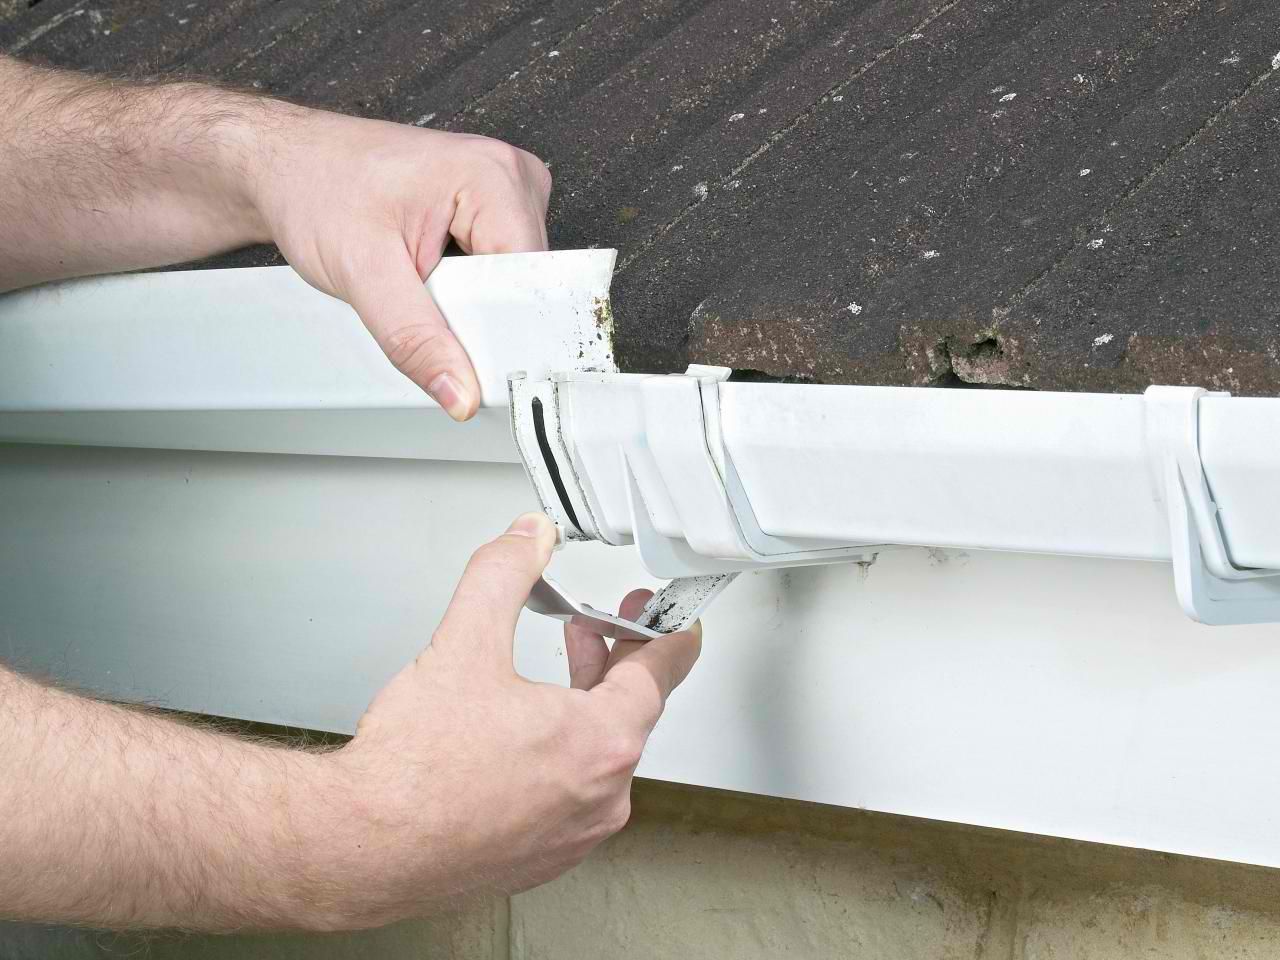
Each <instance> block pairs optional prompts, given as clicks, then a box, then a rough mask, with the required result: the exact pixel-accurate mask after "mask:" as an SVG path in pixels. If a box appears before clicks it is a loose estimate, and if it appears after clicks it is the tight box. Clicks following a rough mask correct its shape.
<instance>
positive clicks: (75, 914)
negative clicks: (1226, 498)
mask: <svg viewBox="0 0 1280 960" xmlns="http://www.w3.org/2000/svg"><path fill="white" fill-rule="evenodd" d="M553 542H554V531H553V528H552V526H551V524H550V522H549V521H548V520H547V519H546V518H545V517H543V516H542V515H541V514H536V515H529V516H526V517H522V518H521V519H520V520H517V521H516V523H515V524H514V525H513V526H512V528H511V529H510V530H509V531H508V532H507V533H506V534H505V535H504V536H501V537H499V538H498V539H497V540H495V541H494V542H492V543H490V544H488V545H486V546H484V547H481V548H480V549H479V550H478V551H476V553H475V555H474V556H473V558H472V560H471V563H470V564H469V565H468V567H467V570H466V573H465V574H464V575H463V578H462V580H461V582H460V583H459V585H458V588H457V592H456V593H455V594H454V598H453V602H452V603H451V604H450V606H449V610H448V612H447V613H446V614H445V616H444V619H443V620H442V622H441V623H440V626H439V628H438V629H437V631H436V633H435V636H434V637H433V639H432V642H431V645H430V646H429V647H428V648H427V649H426V651H425V652H424V653H423V654H422V655H421V656H419V657H418V658H417V660H415V661H414V662H413V663H412V664H410V665H409V666H407V667H405V668H404V670H402V671H401V672H400V673H399V674H398V675H397V676H396V677H395V678H394V679H392V680H391V682H390V683H388V684H387V686H386V688H385V689H383V690H382V691H381V692H380V693H379V694H378V696H377V697H376V698H375V699H374V701H373V704H372V705H371V706H370V707H369V710H368V712H367V713H366V714H365V716H364V718H363V719H362V720H361V722H360V725H359V728H358V731H357V733H356V735H355V737H354V739H352V740H351V741H350V742H349V743H348V744H346V745H345V746H343V747H341V748H339V749H337V750H329V751H327V752H309V751H301V750H288V749H283V748H280V747H275V746H269V745H265V744H261V743H254V742H249V741H244V740H237V739H233V738H231V737H226V736H222V735H219V734H216V733H213V732H211V731H209V730H204V729H199V728H194V727H191V726H186V725H182V724H179V723H176V722H174V721H173V720H170V719H167V718H165V717H163V716H159V715H155V714H151V713H147V712H144V711H139V710H134V709H129V708H124V707H119V706H115V705H112V704H106V703H98V702H96V701H93V700H88V699H85V698H83V697H78V696H75V695H73V694H70V693H65V692H63V691H60V690H56V689H50V688H47V687H42V686H39V685H37V684H34V683H32V682H30V681H28V680H26V679H24V678H22V677H19V676H18V675H16V674H14V673H11V672H9V671H7V670H5V669H4V668H3V667H0V770H3V771H5V775H4V776H0V918H5V919H18V920H39V921H47V922H71V923H81V924H88V925H91V926H95V927H107V928H134V927H174V926H180V927H184V928H187V929H191V930H214V931H221V930H243V929H282V928H295V929H299V928H300V929H315V930H335V929H353V928H358V927H367V926H373V925H377V924H381V923H386V922H390V921H392V920H396V919H399V918H402V917H408V916H415V915H421V914H425V913H428V912H430V911H432V910H434V909H437V908H441V907H447V906H452V905H455V904H457V903H458V902H459V901H460V900H463V899H465V898H466V897H468V896H470V895H474V894H478V893H490V892H511V891H515V890H522V889H525V888H527V887H531V886H534V885H536V884H538V883H542V882H543V881H546V880H550V879H551V878H552V877H555V876H557V875H558V874H560V873H562V872H563V871H564V870H567V869H568V868H569V867H571V866H573V865H574V864H575V863H577V862H578V861H579V860H581V859H582V858H583V857H584V856H586V854H587V852H588V851H589V850H590V849H591V848H592V847H593V846H594V845H595V844H596V843H598V842H599V841H600V840H602V839H604V838H605V837H606V836H608V835H609V834H611V833H613V832H614V831H616V830H618V829H619V828H620V827H621V826H622V825H623V824H624V823H625V822H626V820H627V814H628V811H629V793H630V786H631V776H632V772H633V771H634V769H635V766H636V764H637V762H638V761H639V759H640V752H641V750H642V749H643V747H644V744H645V741H646V739H647V737H648V735H649V732H650V731H651V730H652V729H653V725H654V724H655V723H656V722H657V720H658V716H659V715H660V714H661V712H662V709H663V706H664V704H665V702H666V698H667V695H668V694H669V693H670V692H671V690H672V689H673V688H674V687H675V686H676V685H677V684H679V683H680V681H681V680H683V679H684V677H685V675H686V674H687V673H688V672H689V669H690V668H691V667H692V666H693V663H694V661H695V660H696V659H697V656H698V651H699V648H700V643H701V641H700V631H699V630H697V629H695V630H693V631H692V632H688V633H680V634H672V635H670V636H667V637H662V638H660V639H657V640H652V641H649V642H648V643H643V644H641V643H635V642H624V641H618V642H616V643H614V645H613V650H612V652H610V651H609V649H608V647H607V646H606V644H605V641H604V640H603V639H602V638H600V637H599V636H596V635H593V634H591V633H589V632H586V631H584V630H581V629H576V628H572V627H571V628H569V629H568V630H567V632H566V640H567V646H568V653H569V672H570V677H571V681H572V686H571V689H565V688H564V687H559V686H552V685H548V684H539V683H531V682H529V681H526V680H523V679H521V678H520V677H519V676H517V675H516V673H515V670H514V668H513V666H512V637H513V632H514V630H515V624H516V619H517V618H518V616H519V614H520V610H521V607H522V605H523V603H524V600H525V598H526V597H527V596H528V593H529V588H530V587H531V585H532V584H533V582H534V580H535V579H536V578H537V577H538V576H539V575H540V574H541V572H542V570H543V568H544V567H545V566H546V564H547V561H548V559H549V558H550V555H551V549H552V544H553ZM647 597H648V594H647V593H646V592H644V591H638V592H636V593H633V594H631V595H630V596H629V597H627V599H626V600H625V601H624V602H623V607H622V613H623V615H624V616H635V615H636V614H638V613H639V610H640V608H641V607H642V606H643V604H644V602H645V600H646V599H647Z"/></svg>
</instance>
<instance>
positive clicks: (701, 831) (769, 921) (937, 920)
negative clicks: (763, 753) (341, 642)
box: [0, 782, 1280, 960]
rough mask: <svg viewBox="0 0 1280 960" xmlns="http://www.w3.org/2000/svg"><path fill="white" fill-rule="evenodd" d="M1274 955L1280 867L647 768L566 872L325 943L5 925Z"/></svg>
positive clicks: (387, 950)
mask: <svg viewBox="0 0 1280 960" xmlns="http://www.w3.org/2000/svg"><path fill="white" fill-rule="evenodd" d="M119 956H130V957H135V956H150V957H155V958H160V960H178V958H182V960H187V958H208V960H230V958H233V957H234V958H244V960H259V958H263V960H265V958H268V957H270V958H273V960H275V958H283V960H293V958H304V957H305V958H307V960H330V958H339V957H341V958H375V957H376V958H386V960H410V958H413V960H435V958H444V957H452V958H459V960H549V958H556V960H602V958H611V957H638V958H673V960H675V958H679V960H701V958H713V957H714V958H729V957H731V958H735V960H753V958H765V957H768V958H774V957H780V956H787V957H796V958H829V957H857V958H873V960H935V958H936V960H952V958H955V960H961V958H963V960H1103V958H1105V960H1121V958H1131V957H1132V958H1138V957H1142V958H1148V957H1160V958H1172V960H1179V958H1187V960H1191V958H1197V960H1199V958H1217V957H1230V958H1236V960H1253V958H1258V960H1261V958H1264V957H1265V958H1271V957H1276V956H1280V871H1270V870H1263V869H1259V868H1254V867H1245V866H1241V865H1238V864H1228V863H1221V862H1216V861H1207V860H1194V859H1191V858H1187V857H1175V856H1168V855H1162V854H1154V853H1148V852H1144V851H1136V850H1127V849H1123V848H1117V847H1105V846H1099V845H1095V844H1085V843H1076V842H1071V841H1065V840H1055V839H1048V838H1043V837H1031V836H1026V835H1023V834H1013V833H1005V832H1002V831H996V830H984V829H978V828H973V827H963V826H957V825H954V824H944V823H936V822H932V821H924V820H913V819H910V818H905V817H893V816H886V815H883V814H873V813H866V812H862V811H855V810H844V809H839V808H832V807H822V806H817V805H814V804H800V803H790V802H785V801H779V800H771V799H767V798H761V797H746V796H740V795H735V794H728V793H723V792H719V791H713V790H699V789H692V788H686V787H675V786H670V785H666V784H658V783H652V782H640V783H638V784H637V785H636V790H635V799H634V815H633V818H632V822H631V824H630V825H629V826H628V827H627V829H626V830H625V831H623V832H622V833H621V834H619V835H618V836H617V837H615V838H614V839H613V840H612V841H610V842H609V843H607V844H605V845H604V846H603V847H602V848H601V849H600V850H598V851H597V852H596V853H595V854H594V855H593V856H592V857H591V858H590V859H589V860H588V861H587V862H586V863H585V864H583V865H582V866H581V867H579V868H578V869H577V870H575V871H573V872H572V873H570V874H569V875H568V876H566V877H563V878H561V879H560V880H558V881H557V882H555V883H553V884H550V885H548V886H546V887H542V888H540V889H538V890H534V891H531V892H529V893H525V894H521V895H520V896H517V897H514V898H512V899H511V900H510V901H507V900H495V901H492V902H484V903H477V904H475V905H474V906H473V907H472V909H470V910H469V911H467V912H465V913H463V914H461V915H457V916H452V917H446V918H440V919H436V920H432V921H428V922H420V923H405V924H400V925H397V926H395V927H391V928H388V929H386V930H379V931H373V932H370V933H363V934H355V935H344V936H335V937H220V938H213V937H156V938H150V939H148V940H139V939H136V938H130V937H114V936H110V935H102V934H94V933H83V932H77V931H66V930H58V929H51V930H45V929H40V928H32V927H21V926H16V925H15V926H9V927H7V928H5V927H0V960H27V958H37V957H39V958H50V960H81V958H86V960H87V958H93V960H100V958H103V957H119Z"/></svg>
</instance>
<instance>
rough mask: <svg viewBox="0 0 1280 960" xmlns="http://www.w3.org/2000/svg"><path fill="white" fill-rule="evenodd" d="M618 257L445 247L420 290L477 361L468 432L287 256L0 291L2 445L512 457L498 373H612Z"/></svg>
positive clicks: (589, 252) (508, 459)
mask: <svg viewBox="0 0 1280 960" xmlns="http://www.w3.org/2000/svg"><path fill="white" fill-rule="evenodd" d="M613 262H614V251H612V250H581V251H566V252H561V253H547V254H535V255H528V254H515V255H510V256H477V257H447V258H446V259H445V260H444V261H443V262H442V263H441V264H440V266H439V267H438V268H437V269H436V270H435V272H434V273H433V274H432V275H431V279H430V281H429V282H428V284H427V288H428V289H429V290H430V291H431V293H432V295H433V296H434V297H435V299H436V302H437V303H438V304H439V305H440V307H441V310H442V311H443V312H444V314H445V316H446V318H447V319H448V321H449V324H450V327H451V328H452V329H453V331H454V333H455V334H456V335H457V336H458V338H459V340H461V342H462V344H463V346H464V347H465V348H466V350H467V352H468V354H469V355H470V356H471V359H472V363H473V365H474V366H475V368H476V370H477V373H478V376H479V377H480V386H481V393H482V401H483V409H482V411H481V413H480V415H479V417H478V419H477V421H476V422H475V423H473V424H471V425H470V426H469V427H468V428H467V430H466V432H462V431H459V430H456V429H453V426H454V425H453V424H452V423H451V422H450V421H449V418H448V417H447V416H446V415H445V414H444V412H443V411H441V410H440V408H439V407H438V406H436V405H435V404H434V403H433V402H432V401H431V399H430V398H429V397H427V396H426V394H425V393H423V391H422V390H420V389H419V388H418V387H417V386H415V385H414V384H413V383H411V382H409V380H407V379H406V378H404V377H402V376H401V375H400V374H399V373H397V372H396V370H395V369H394V368H392V367H391V365H390V364H388V363H387V361H386V358H385V357H383V355H382V352H381V351H380V350H379V349H378V347H377V345H376V344H375V343H374V342H373V340H372V339H371V338H370V337H369V335H368V333H366V332H365V329H364V327H363V326H362V325H361V323H360V320H359V318H358V317H357V316H356V315H355V313H354V312H353V311H352V310H351V308H350V307H348V306H347V305H346V304H345V303H342V302H341V301H339V300H335V299H333V298H331V297H328V296H326V295H324V294H322V293H320V292H319V291H317V290H315V289H313V288H312V287H310V286H308V285H307V284H306V283H305V282H304V281H303V280H302V278H300V277H299V276H298V275H297V274H296V273H294V272H293V270H292V269H290V268H288V267H266V268H259V269H242V270H201V271H179V272H169V273H151V274H137V275H132V276H115V277H101V278H93V279H87V280H76V281H71V282H68V283H60V284H52V285H48V286H44V287H38V288H36V289H33V290H27V291H21V292H18V293H13V294H9V295H7V296H0V441H10V442H27V443H71V444H92V445H97V446H120V447H155V448H165V449H188V450H228V451H242V452H249V451H254V452H263V453H304V454H319V455H337V456H373V457H408V458H420V459H455V458H456V459H461V460H480V461H497V462H511V461H513V460H514V459H515V451H514V448H513V447H512V445H511V442H510V428H509V426H508V423H507V415H506V412H505V408H506V403H507V385H506V376H507V373H508V372H509V371H510V370H514V369H527V370H530V371H531V372H534V373H542V374H546V373H549V372H551V371H552V370H557V369H563V368H564V366H565V365H566V364H567V363H569V362H570V361H572V363H573V365H574V366H575V368H577V369H598V370H613V369H616V368H615V367H614V365H613V358H612V355H611V345H612V331H611V329H610V323H611V321H610V317H609V313H608V302H609V281H610V278H611V277H612V275H613Z"/></svg>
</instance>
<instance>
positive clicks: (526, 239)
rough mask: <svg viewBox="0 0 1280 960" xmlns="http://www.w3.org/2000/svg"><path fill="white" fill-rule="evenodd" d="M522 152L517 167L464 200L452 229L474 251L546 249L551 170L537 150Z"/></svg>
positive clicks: (492, 178) (494, 177) (484, 182)
mask: <svg viewBox="0 0 1280 960" xmlns="http://www.w3.org/2000/svg"><path fill="white" fill-rule="evenodd" d="M517 155H518V159H517V160H516V161H515V162H514V167H513V168H509V167H505V166H504V167H502V168H500V172H498V173H495V174H492V175H490V176H488V177H485V178H484V179H483V180H482V181H481V182H480V183H479V184H478V185H477V186H476V187H475V188H474V189H473V190H472V191H470V192H468V193H467V194H466V195H464V196H463V197H462V198H461V202H460V203H459V205H458V209H457V211H456V213H455V215H454V218H453V223H452V225H451V226H450V232H451V233H452V234H453V237H454V239H455V240H457V242H458V245H459V246H461V247H463V248H464V249H465V250H467V251H468V252H469V253H524V252H529V251H536V250H546V249H547V202H548V198H549V197H550V193H551V173H550V171H549V170H547V168H546V166H545V165H544V164H543V163H542V161H540V160H538V159H537V158H536V157H534V156H533V155H532V154H527V153H524V152H523V151H517Z"/></svg>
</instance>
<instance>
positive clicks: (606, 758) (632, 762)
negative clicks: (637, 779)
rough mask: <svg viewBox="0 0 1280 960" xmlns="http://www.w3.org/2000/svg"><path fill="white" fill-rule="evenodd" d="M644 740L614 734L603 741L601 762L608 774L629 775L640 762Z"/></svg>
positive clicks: (630, 735) (622, 734)
mask: <svg viewBox="0 0 1280 960" xmlns="http://www.w3.org/2000/svg"><path fill="white" fill-rule="evenodd" d="M643 751H644V740H643V738H641V737H637V736H635V735H634V734H629V733H614V734H612V735H611V736H610V737H609V739H608V740H606V741H605V745H604V749H603V750H602V752H601V758H600V759H601V760H602V761H603V763H604V765H605V769H606V770H608V771H609V772H610V773H615V774H617V773H628V774H629V773H630V772H631V771H632V770H634V769H635V768H636V765H637V764H639V762H640V755H641V753H642V752H643Z"/></svg>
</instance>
